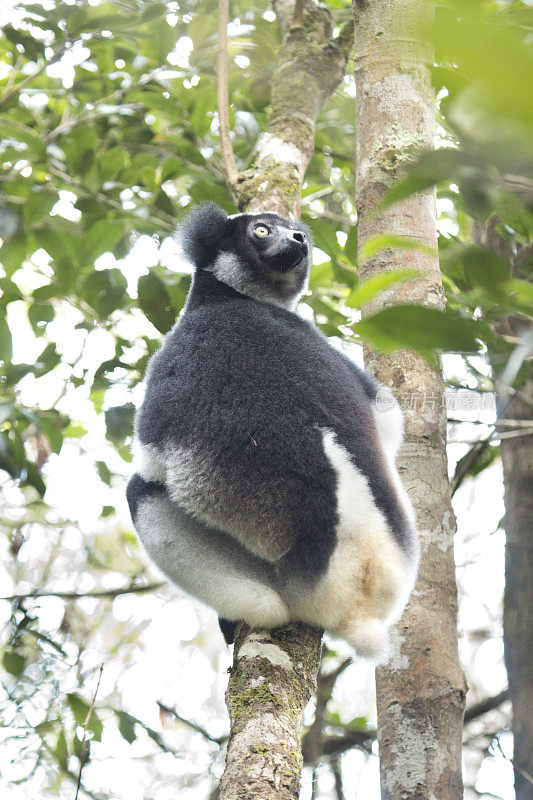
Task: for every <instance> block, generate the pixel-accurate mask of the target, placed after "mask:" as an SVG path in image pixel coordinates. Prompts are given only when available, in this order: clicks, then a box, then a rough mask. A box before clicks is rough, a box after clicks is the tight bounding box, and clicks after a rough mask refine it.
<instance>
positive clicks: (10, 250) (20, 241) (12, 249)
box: [0, 233, 28, 275]
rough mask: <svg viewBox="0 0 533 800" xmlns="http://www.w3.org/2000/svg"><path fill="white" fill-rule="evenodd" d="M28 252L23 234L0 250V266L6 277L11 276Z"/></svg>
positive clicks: (5, 243) (26, 241)
mask: <svg viewBox="0 0 533 800" xmlns="http://www.w3.org/2000/svg"><path fill="white" fill-rule="evenodd" d="M27 252H28V240H27V238H26V235H25V234H23V233H19V234H17V235H16V236H15V237H14V238H13V239H10V241H9V242H4V244H3V245H2V247H1V248H0V264H1V265H2V266H3V268H4V269H5V271H6V273H7V274H8V275H12V274H13V273H14V272H15V270H17V269H18V268H19V267H20V266H21V265H22V262H23V261H24V259H25V258H26V254H27Z"/></svg>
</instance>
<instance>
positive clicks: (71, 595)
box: [0, 581, 166, 603]
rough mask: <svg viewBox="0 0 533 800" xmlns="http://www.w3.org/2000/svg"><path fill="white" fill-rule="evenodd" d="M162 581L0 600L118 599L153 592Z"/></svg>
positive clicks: (11, 596) (17, 595)
mask: <svg viewBox="0 0 533 800" xmlns="http://www.w3.org/2000/svg"><path fill="white" fill-rule="evenodd" d="M165 585H166V584H165V582H164V581H158V582H157V583H148V584H147V585H146V586H132V585H131V584H130V585H129V586H124V587H122V588H120V589H97V590H96V591H94V592H55V591H53V590H50V591H46V592H39V591H35V592H27V593H26V594H12V595H10V596H9V597H0V600H7V601H8V602H10V603H15V602H19V601H21V600H34V599H36V598H39V597H60V598H61V599H62V600H78V599H79V598H81V597H96V598H113V597H120V595H122V594H143V593H144V592H153V591H155V590H156V589H160V588H161V587H162V586H165Z"/></svg>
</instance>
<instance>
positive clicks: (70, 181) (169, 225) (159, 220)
mask: <svg viewBox="0 0 533 800" xmlns="http://www.w3.org/2000/svg"><path fill="white" fill-rule="evenodd" d="M48 171H49V172H50V174H52V175H55V176H56V178H60V179H61V180H62V181H63V182H64V183H65V184H66V185H67V186H74V187H76V188H77V189H80V190H81V191H83V193H84V195H85V196H87V197H94V198H95V199H96V200H99V201H100V202H101V203H105V205H106V206H109V207H110V208H115V209H116V210H117V211H120V212H121V213H122V214H124V215H125V216H127V215H129V216H130V218H131V219H133V220H134V219H135V215H134V214H132V213H131V212H130V211H128V210H127V209H125V208H124V206H123V205H122V203H119V201H118V200H113V199H112V198H111V197H108V196H107V195H106V194H104V193H103V192H89V191H88V190H87V189H86V188H85V186H83V184H82V183H81V181H77V180H75V179H74V178H71V177H70V176H69V175H67V173H66V172H63V171H62V170H60V169H56V168H54V167H49V168H48ZM132 211H133V209H132ZM158 211H159V213H160V214H161V217H154V216H153V215H152V214H148V215H147V216H145V217H142V220H143V222H146V221H148V222H151V223H152V224H153V225H159V226H160V227H161V228H163V229H164V230H167V231H171V232H174V231H175V230H176V220H175V219H174V218H173V217H171V216H170V214H167V213H166V212H164V211H161V209H158ZM167 220H168V222H167Z"/></svg>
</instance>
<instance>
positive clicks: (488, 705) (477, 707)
mask: <svg viewBox="0 0 533 800" xmlns="http://www.w3.org/2000/svg"><path fill="white" fill-rule="evenodd" d="M510 697H511V695H510V692H509V689H504V690H503V692H500V693H499V694H496V695H494V697H487V698H486V699H485V700H480V701H479V703H474V704H473V705H471V706H470V707H469V708H467V709H466V711H465V724H466V723H467V722H472V720H473V719H477V718H478V717H481V716H482V715H483V714H486V713H487V712H488V711H493V709H495V708H498V706H501V704H502V703H505V701H506V700H510Z"/></svg>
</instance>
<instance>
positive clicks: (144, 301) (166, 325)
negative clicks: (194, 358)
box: [137, 272, 176, 333]
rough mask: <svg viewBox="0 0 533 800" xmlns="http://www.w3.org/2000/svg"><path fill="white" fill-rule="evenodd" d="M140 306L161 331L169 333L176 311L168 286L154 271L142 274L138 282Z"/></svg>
mask: <svg viewBox="0 0 533 800" xmlns="http://www.w3.org/2000/svg"><path fill="white" fill-rule="evenodd" d="M137 291H138V295H139V306H140V307H141V310H142V312H143V313H144V315H145V316H146V317H147V318H148V319H149V320H150V322H151V323H152V325H155V327H156V328H157V330H158V331H160V332H161V333H167V331H169V330H170V329H171V327H172V326H173V325H174V322H175V321H176V311H175V310H174V309H173V308H172V302H171V300H170V296H169V294H168V292H167V289H166V286H165V284H164V283H163V281H162V280H160V278H158V277H157V275H156V274H155V273H154V272H149V273H148V275H141V277H140V278H139V281H138V284H137Z"/></svg>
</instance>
